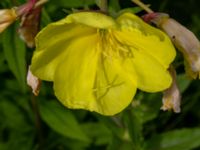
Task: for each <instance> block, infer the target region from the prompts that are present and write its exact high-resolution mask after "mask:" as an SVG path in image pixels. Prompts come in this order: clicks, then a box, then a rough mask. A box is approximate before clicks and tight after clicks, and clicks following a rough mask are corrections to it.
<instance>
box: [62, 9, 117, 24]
mask: <svg viewBox="0 0 200 150" xmlns="http://www.w3.org/2000/svg"><path fill="white" fill-rule="evenodd" d="M63 21H64V22H67V23H79V24H83V25H87V26H91V27H94V28H109V27H113V26H115V25H116V23H115V20H114V19H113V18H112V17H110V16H107V15H105V14H103V13H97V12H78V13H74V14H70V15H69V16H67V17H66V18H65V19H64V20H63Z"/></svg>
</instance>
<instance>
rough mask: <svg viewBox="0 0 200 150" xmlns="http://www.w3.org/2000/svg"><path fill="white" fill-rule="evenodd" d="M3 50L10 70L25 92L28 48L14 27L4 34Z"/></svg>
mask: <svg viewBox="0 0 200 150" xmlns="http://www.w3.org/2000/svg"><path fill="white" fill-rule="evenodd" d="M3 50H4V55H5V58H6V61H7V62H8V66H9V68H10V70H11V71H12V73H13V74H14V75H15V77H16V78H17V80H18V82H19V84H20V85H21V87H22V90H23V91H24V90H25V87H26V80H25V76H26V61H25V55H26V48H25V44H24V43H23V42H22V40H21V39H19V36H18V35H17V32H16V28H15V27H14V26H12V27H10V28H9V29H8V30H6V31H5V32H4V33H3Z"/></svg>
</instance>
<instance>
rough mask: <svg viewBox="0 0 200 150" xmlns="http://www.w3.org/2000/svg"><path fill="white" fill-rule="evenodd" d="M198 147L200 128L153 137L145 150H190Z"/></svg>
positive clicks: (199, 143) (199, 144)
mask: <svg viewBox="0 0 200 150" xmlns="http://www.w3.org/2000/svg"><path fill="white" fill-rule="evenodd" d="M198 146H200V128H193V129H180V130H175V131H169V132H166V133H162V134H158V135H155V136H153V137H152V138H151V139H150V140H148V141H147V142H146V144H145V147H146V149H147V150H192V149H193V148H196V147H198Z"/></svg>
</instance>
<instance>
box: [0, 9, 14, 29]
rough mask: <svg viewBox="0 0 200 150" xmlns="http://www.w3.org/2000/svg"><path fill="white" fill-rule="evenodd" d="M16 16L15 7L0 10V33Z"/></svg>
mask: <svg viewBox="0 0 200 150" xmlns="http://www.w3.org/2000/svg"><path fill="white" fill-rule="evenodd" d="M16 18H17V15H16V11H15V9H2V10H0V33H1V32H3V31H4V30H5V29H6V28H7V27H8V26H9V25H10V24H12V23H13V22H14V21H15V20H16Z"/></svg>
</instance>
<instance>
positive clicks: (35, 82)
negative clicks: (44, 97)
mask: <svg viewBox="0 0 200 150" xmlns="http://www.w3.org/2000/svg"><path fill="white" fill-rule="evenodd" d="M27 84H28V85H29V86H30V87H31V89H32V93H33V94H34V95H35V96H38V94H39V92H40V86H41V80H40V79H38V78H37V77H36V76H34V75H33V74H32V72H31V70H30V67H29V69H28V74H27Z"/></svg>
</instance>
